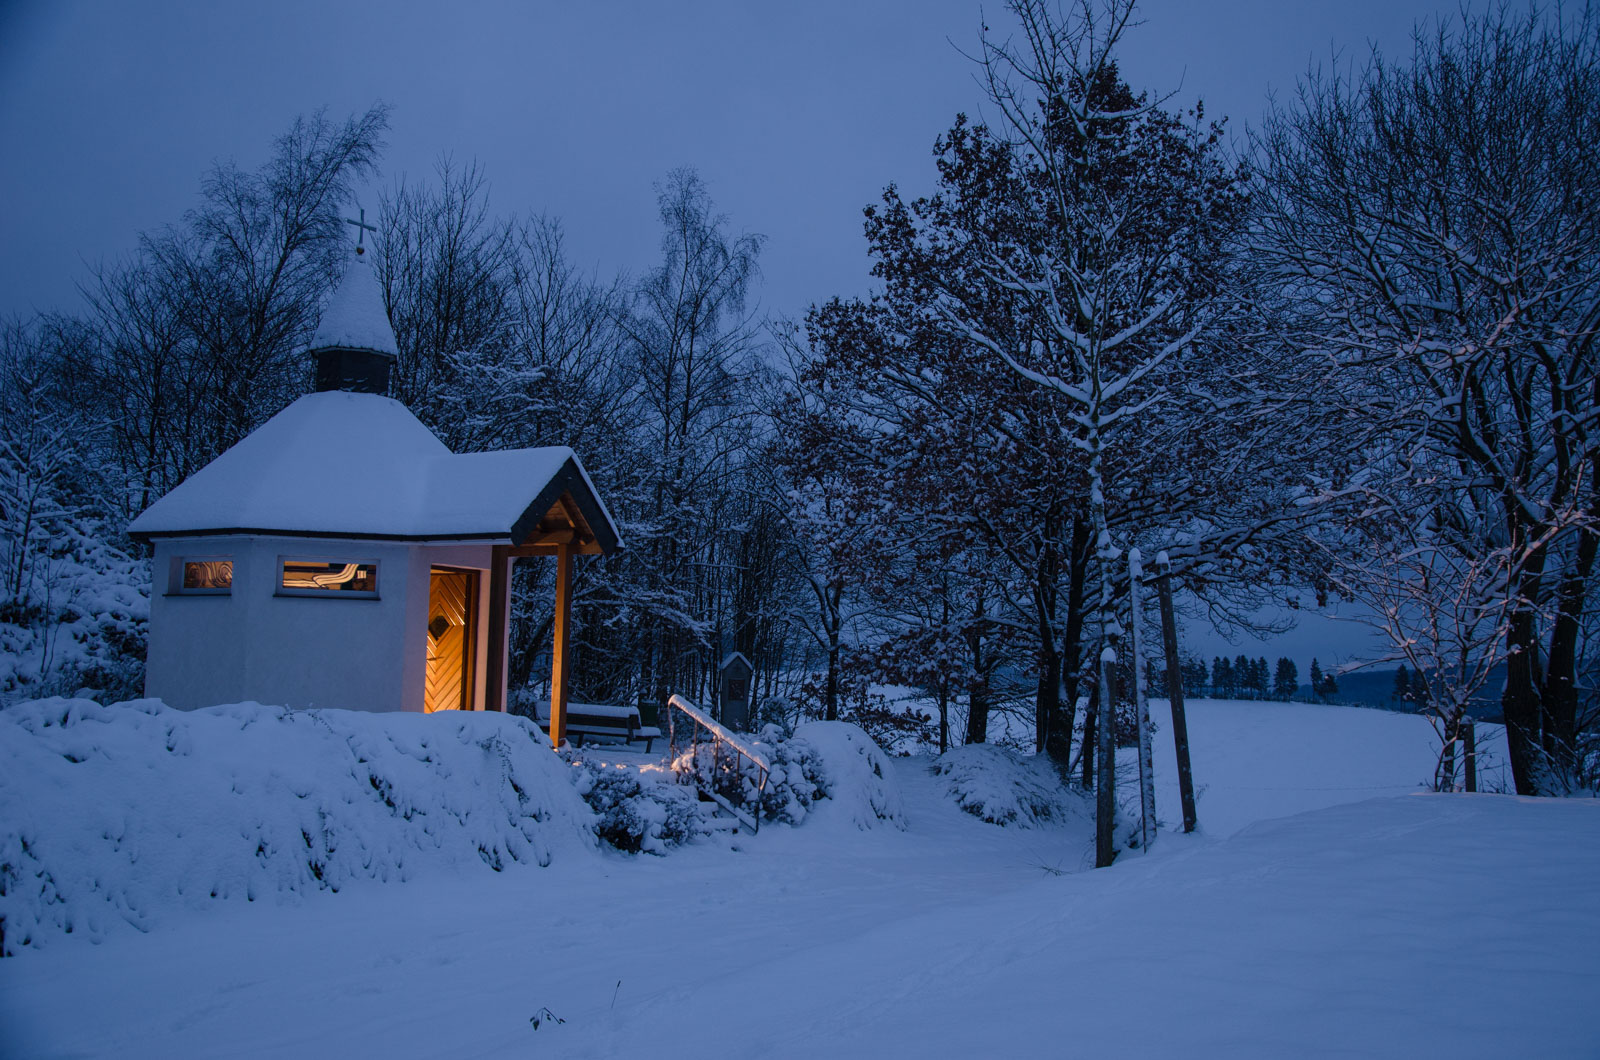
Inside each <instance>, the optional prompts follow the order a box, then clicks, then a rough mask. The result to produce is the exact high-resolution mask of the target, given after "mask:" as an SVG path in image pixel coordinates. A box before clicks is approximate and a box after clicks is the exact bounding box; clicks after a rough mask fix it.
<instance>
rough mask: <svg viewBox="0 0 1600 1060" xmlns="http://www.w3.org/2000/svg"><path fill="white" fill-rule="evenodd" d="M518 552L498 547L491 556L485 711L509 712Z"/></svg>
mask: <svg viewBox="0 0 1600 1060" xmlns="http://www.w3.org/2000/svg"><path fill="white" fill-rule="evenodd" d="M515 552H516V549H513V548H509V547H507V546H505V545H495V546H494V547H493V548H492V549H490V555H489V631H488V637H489V645H488V658H487V659H486V660H485V662H486V663H487V664H488V669H487V671H486V672H485V673H484V675H483V709H484V710H498V711H501V712H502V713H503V712H504V711H505V709H506V642H507V639H508V637H507V633H508V630H507V628H506V626H507V620H508V618H509V613H510V610H511V584H510V575H511V557H512V555H513V554H514V553H515Z"/></svg>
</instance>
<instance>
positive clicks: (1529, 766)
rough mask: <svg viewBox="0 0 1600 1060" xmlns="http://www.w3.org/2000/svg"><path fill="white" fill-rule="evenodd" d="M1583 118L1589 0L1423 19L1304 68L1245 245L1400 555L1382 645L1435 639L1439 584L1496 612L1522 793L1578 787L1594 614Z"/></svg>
mask: <svg viewBox="0 0 1600 1060" xmlns="http://www.w3.org/2000/svg"><path fill="white" fill-rule="evenodd" d="M1596 127H1600V18H1597V17H1596V16H1595V15H1594V14H1593V12H1592V11H1591V10H1590V9H1589V8H1588V7H1587V6H1585V8H1584V9H1583V10H1582V11H1581V12H1568V11H1565V10H1562V9H1557V10H1555V11H1553V12H1550V13H1548V14H1546V13H1541V12H1537V11H1530V12H1527V13H1521V12H1513V11H1512V10H1511V9H1509V8H1506V7H1502V8H1499V9H1497V10H1495V11H1491V12H1490V13H1488V14H1487V15H1484V16H1481V17H1474V16H1471V15H1467V14H1463V15H1462V16H1460V17H1459V18H1457V19H1453V20H1448V21H1441V22H1440V23H1439V24H1438V25H1437V26H1435V27H1433V28H1432V29H1430V30H1427V31H1423V30H1419V31H1418V33H1417V34H1416V37H1415V40H1414V44H1413V50H1412V55H1411V61H1410V63H1409V65H1407V66H1395V65H1391V64H1389V63H1388V62H1387V61H1385V59H1384V58H1383V57H1382V56H1381V55H1379V54H1376V53H1374V54H1373V56H1372V57H1371V59H1370V61H1369V62H1368V63H1367V65H1366V66H1365V67H1364V68H1362V69H1361V70H1359V71H1355V72H1352V73H1348V74H1333V75H1313V76H1312V77H1310V78H1309V79H1308V80H1307V81H1305V82H1304V83H1303V84H1302V86H1301V90H1300V94H1299V97H1298V99H1297V100H1296V101H1295V103H1294V104H1293V105H1292V106H1291V107H1290V108H1288V109H1286V110H1281V111H1278V112H1276V113H1275V114H1274V115H1273V116H1272V117H1271V119H1270V120H1269V122H1268V124H1267V127H1266V130H1265V132H1264V133H1263V134H1262V137H1261V140H1260V143H1259V147H1260V150H1261V153H1262V157H1263V158H1264V160H1265V169H1264V175H1263V180H1262V182H1261V185H1260V189H1259V190H1260V198H1261V202H1262V205H1263V210H1262V214H1261V217H1262V226H1263V228H1262V239H1261V241H1260V246H1259V248H1258V252H1259V255H1260V259H1261V260H1262V261H1263V262H1266V263H1268V264H1270V266H1271V267H1272V269H1273V272H1274V273H1275V283H1276V285H1277V286H1278V287H1279V288H1280V289H1284V290H1287V291H1289V292H1291V293H1292V294H1293V296H1294V297H1295V298H1296V300H1297V302H1298V304H1299V306H1300V310H1301V311H1300V314H1299V316H1298V318H1297V319H1295V320H1293V321H1292V323H1291V325H1290V326H1289V327H1288V328H1287V329H1286V332H1287V334H1288V337H1289V341H1290V343H1291V344H1292V346H1293V347H1295V348H1297V349H1299V350H1302V351H1311V352H1314V353H1315V354H1316V356H1318V357H1319V358H1320V359H1321V362H1322V365H1323V367H1324V371H1323V372H1322V373H1321V376H1320V378H1318V379H1317V380H1315V382H1314V384H1313V385H1312V387H1311V390H1312V392H1313V393H1314V395H1315V396H1316V397H1318V398H1319V399H1320V400H1321V401H1322V402H1323V403H1325V404H1326V405H1327V406H1328V407H1331V408H1333V409H1335V410H1336V411H1337V413H1338V415H1339V419H1340V422H1341V434H1342V436H1343V438H1344V440H1346V441H1348V442H1349V443H1350V444H1349V448H1348V450H1347V452H1348V453H1349V457H1348V460H1349V465H1350V467H1351V469H1352V470H1353V471H1354V472H1355V473H1354V474H1352V475H1350V476H1349V477H1348V478H1347V479H1345V480H1344V481H1342V482H1330V483H1328V487H1329V488H1330V489H1332V490H1335V491H1342V492H1344V493H1346V494H1347V495H1349V496H1352V497H1358V498H1359V499H1360V503H1361V505H1362V506H1363V508H1364V513H1365V528H1366V530H1367V531H1368V532H1369V541H1370V540H1372V539H1373V538H1374V537H1375V539H1376V541H1377V542H1378V544H1376V545H1372V544H1364V545H1363V546H1362V547H1363V548H1365V549H1367V550H1368V551H1369V553H1370V554H1371V555H1373V556H1374V557H1379V558H1381V557H1391V558H1393V557H1399V558H1400V560H1401V562H1400V565H1399V566H1398V567H1396V568H1392V569H1384V568H1383V567H1382V566H1381V563H1380V564H1375V565H1374V567H1373V572H1372V577H1373V578H1374V579H1375V580H1376V583H1377V584H1386V583H1389V582H1390V579H1392V578H1395V577H1400V578H1401V579H1402V581H1403V583H1404V584H1403V585H1400V586H1394V588H1395V589H1396V590H1397V593H1390V594H1389V595H1391V596H1394V595H1398V596H1399V597H1402V598H1410V599H1411V600H1412V601H1413V602H1414V606H1412V607H1411V608H1409V609H1408V610H1406V611H1403V612H1402V613H1400V614H1399V615H1397V617H1396V618H1395V622H1396V623H1397V626H1396V634H1397V637H1398V640H1399V642H1400V643H1402V644H1404V643H1409V642H1418V643H1427V642H1428V641H1430V640H1432V639H1434V637H1435V634H1434V633H1433V632H1432V631H1431V630H1430V629H1429V628H1428V626H1429V621H1430V619H1429V617H1428V616H1430V615H1437V614H1445V615H1452V614H1454V613H1455V612H1456V609H1457V607H1458V604H1457V602H1456V601H1457V600H1458V599H1464V600H1472V601H1474V602H1472V603H1471V604H1470V610H1473V611H1481V613H1482V614H1483V615H1484V616H1486V620H1488V621H1489V626H1490V627H1495V626H1498V625H1499V623H1500V621H1501V620H1500V618H1499V617H1498V616H1499V614H1500V612H1501V609H1502V608H1503V610H1504V629H1503V634H1504V639H1503V648H1502V649H1501V653H1502V654H1503V655H1504V657H1505V660H1506V663H1507V666H1508V677H1507V681H1506V688H1505V692H1504V696H1503V700H1502V702H1503V706H1504V710H1505V718H1506V724H1507V733H1508V739H1509V742H1510V749H1511V765H1512V772H1513V775H1514V776H1515V779H1516V785H1517V790H1518V791H1519V792H1523V793H1553V792H1558V791H1563V790H1566V789H1567V788H1568V787H1569V786H1570V785H1571V783H1572V782H1573V777H1574V775H1575V768H1576V746H1577V741H1578V736H1579V734H1578V731H1577V703H1578V688H1577V673H1576V670H1577V662H1578V648H1579V645H1580V643H1581V640H1582V631H1583V629H1584V627H1585V626H1586V625H1588V624H1589V623H1590V622H1591V616H1592V614H1593V612H1592V610H1591V609H1590V608H1589V605H1588V600H1589V598H1590V596H1591V595H1592V590H1593V579H1594V574H1595V556H1596V552H1597V550H1600V522H1597V517H1600V492H1597V482H1600V475H1597V473H1600V422H1597V417H1600V348H1597V345H1596V341H1597V328H1600V197H1597V196H1596V195H1595V193H1594V189H1595V188H1596V187H1600V156H1597V155H1596V152H1595V151H1594V150H1593V145H1592V130H1593V129H1595V128H1596ZM1419 524H1426V525H1427V526H1428V528H1429V530H1428V535H1429V536H1428V539H1427V540H1425V541H1423V542H1422V543H1421V546H1420V547H1421V551H1417V548H1418V546H1417V545H1416V544H1414V543H1413V539H1412V538H1410V536H1409V535H1410V534H1411V533H1412V528H1413V527H1415V526H1417V525H1419ZM1363 577H1365V576H1363ZM1488 586H1498V588H1497V589H1496V590H1495V591H1496V592H1498V593H1499V601H1498V603H1497V604H1495V605H1494V606H1491V605H1490V602H1489V601H1488V600H1486V599H1480V596H1481V594H1482V593H1483V592H1484V591H1486V587H1488ZM1487 616H1495V617H1493V618H1492V620H1489V619H1488V618H1487ZM1452 621H1453V619H1452ZM1468 627H1469V628H1471V629H1473V630H1477V629H1479V628H1483V627H1480V626H1479V625H1478V624H1477V623H1475V622H1469V623H1468ZM1475 637H1476V634H1475V633H1474V634H1473V638H1475ZM1451 639H1452V638H1450V637H1447V638H1446V640H1447V641H1449V640H1451ZM1455 639H1459V638H1455ZM1475 650H1482V649H1481V648H1480V649H1475Z"/></svg>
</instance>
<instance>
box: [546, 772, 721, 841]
mask: <svg viewBox="0 0 1600 1060" xmlns="http://www.w3.org/2000/svg"><path fill="white" fill-rule="evenodd" d="M562 757H563V758H565V759H566V760H567V761H568V762H570V763H571V764H572V767H573V782H574V783H575V784H576V785H577V789H578V794H579V795H582V796H583V800H584V801H585V802H587V803H588V804H589V808H590V809H591V810H593V811H594V813H595V816H596V818H598V820H597V822H596V825H595V831H596V834H598V835H599V837H600V838H601V839H602V840H604V841H605V842H606V843H609V844H610V845H611V846H613V847H616V848H617V849H618V850H625V851H628V852H630V853H637V852H641V851H642V852H644V853H646V854H664V853H666V852H667V850H668V849H670V848H671V847H675V846H678V845H680V844H682V843H686V842H688V841H689V840H690V839H692V838H694V836H696V835H702V834H704V833H705V832H706V831H707V827H706V823H705V819H704V815H703V814H702V812H701V803H700V799H699V797H698V796H697V795H696V794H695V790H694V789H693V788H691V787H687V786H685V785H683V784H679V783H677V782H676V780H675V778H674V777H673V776H672V774H671V773H668V772H665V771H663V770H659V769H652V770H644V771H641V770H637V769H630V768H628V767H626V766H611V765H606V764H604V763H601V762H594V761H590V760H587V759H585V758H584V757H583V751H581V750H578V751H571V750H568V751H563V752H562Z"/></svg>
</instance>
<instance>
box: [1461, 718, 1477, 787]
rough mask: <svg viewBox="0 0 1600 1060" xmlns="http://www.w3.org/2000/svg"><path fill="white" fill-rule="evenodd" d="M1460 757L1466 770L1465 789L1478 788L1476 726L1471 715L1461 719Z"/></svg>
mask: <svg viewBox="0 0 1600 1060" xmlns="http://www.w3.org/2000/svg"><path fill="white" fill-rule="evenodd" d="M1461 759H1462V763H1463V765H1464V767H1465V770H1466V790H1467V791H1477V790H1478V727H1477V722H1475V721H1473V720H1472V718H1471V717H1465V718H1462V719H1461Z"/></svg>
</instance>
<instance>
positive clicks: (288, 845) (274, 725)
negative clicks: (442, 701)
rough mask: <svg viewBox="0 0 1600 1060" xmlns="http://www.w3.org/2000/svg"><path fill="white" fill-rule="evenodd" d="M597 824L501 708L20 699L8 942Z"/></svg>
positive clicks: (0, 748) (295, 888)
mask: <svg viewBox="0 0 1600 1060" xmlns="http://www.w3.org/2000/svg"><path fill="white" fill-rule="evenodd" d="M594 829H595V818H594V815H593V814H592V813H591V812H590V810H589V808H588V807H587V806H586V805H585V804H584V802H583V800H582V798H581V797H580V796H579V794H578V791H577V789H576V787H575V786H574V784H573V775H572V770H571V768H570V767H569V766H568V765H567V764H566V763H564V762H562V761H561V759H559V758H557V757H556V756H555V755H553V754H551V753H550V751H549V745H548V744H547V743H546V742H545V738H544V736H543V734H542V733H540V732H539V731H538V729H537V728H536V727H534V726H533V725H532V724H531V723H530V722H527V721H525V720H523V719H520V718H515V717H509V716H507V715H503V714H496V713H487V714H477V713H468V714H450V715H432V716H423V715H417V714H401V713H390V714H367V713H362V712H357V711H339V710H310V711H288V710H284V709H282V708H277V707H263V706H260V705H258V704H253V703H251V704H235V705H230V706H221V707H212V708H209V709H206V710H198V711H187V712H186V711H177V710H172V709H169V708H168V707H166V706H164V705H162V704H161V703H160V702H158V701H155V700H139V701H135V702H131V703H122V704H117V705H114V706H109V707H102V706H100V705H98V704H96V703H94V702H91V701H89V700H82V699H78V700H66V699H50V700H39V701H32V702H27V703H20V704H17V705H15V706H12V707H9V708H6V709H4V710H0V932H3V937H0V952H4V953H14V952H16V951H17V950H18V949H19V948H21V947H24V946H29V945H34V946H37V945H40V944H41V943H42V942H43V941H44V940H46V939H48V938H49V937H51V936H54V935H57V934H60V933H74V934H76V933H84V934H88V935H90V936H98V935H101V934H103V933H105V932H106V931H108V930H111V929H113V928H115V927H116V926H117V925H118V924H119V923H121V922H124V921H125V922H127V923H129V924H132V925H134V926H136V927H139V928H141V929H145V928H147V927H148V926H149V925H150V924H152V923H153V922H155V921H156V920H157V919H159V917H160V915H161V912H162V910H163V909H167V908H170V907H173V906H183V905H187V906H192V905H200V904H204V903H207V902H209V901H211V900H213V899H217V898H222V899H236V900H237V899H248V900H263V899H275V900H282V899H283V898H284V897H285V896H293V895H297V894H300V893H303V892H307V891H315V890H320V889H328V890H338V889H339V888H341V887H343V886H344V885H345V884H347V883H350V882H352V881H356V880H368V879H373V880H404V879H408V878H411V877H413V876H415V875H416V874H417V873H419V872H422V871H425V870H429V869H434V868H444V867H458V866H479V867H485V866H486V867H488V868H491V869H495V870H498V869H501V868H503V867H504V866H506V865H507V864H510V863H513V862H532V863H536V864H539V865H544V864H548V863H549V862H550V860H551V858H552V856H553V855H554V853H555V852H556V851H558V850H561V849H571V850H578V849H583V848H592V847H593V846H594Z"/></svg>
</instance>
